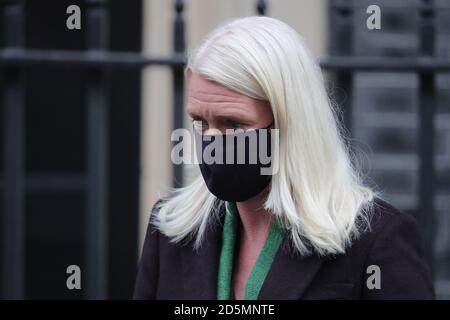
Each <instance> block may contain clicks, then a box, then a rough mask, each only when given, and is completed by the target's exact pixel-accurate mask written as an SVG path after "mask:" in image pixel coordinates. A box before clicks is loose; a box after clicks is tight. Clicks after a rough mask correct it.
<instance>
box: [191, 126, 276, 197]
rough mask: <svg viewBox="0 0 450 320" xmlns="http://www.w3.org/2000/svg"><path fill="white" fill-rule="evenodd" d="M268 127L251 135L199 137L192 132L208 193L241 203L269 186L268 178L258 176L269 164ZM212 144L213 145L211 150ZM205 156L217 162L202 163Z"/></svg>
mask: <svg viewBox="0 0 450 320" xmlns="http://www.w3.org/2000/svg"><path fill="white" fill-rule="evenodd" d="M271 125H272V124H270V125H269V126H267V127H265V128H261V129H255V130H252V131H246V132H238V133H233V134H218V135H202V134H200V133H198V132H197V131H196V130H195V129H194V133H195V137H196V149H197V158H198V160H199V165H200V171H201V173H202V176H203V179H204V180H205V182H206V185H207V187H208V189H209V191H210V192H211V193H212V194H214V195H215V196H216V197H217V198H219V199H221V200H225V201H231V202H241V201H245V200H248V199H250V198H252V197H254V196H256V195H257V194H258V193H260V192H261V191H263V190H264V189H265V188H266V187H267V186H268V185H269V183H270V181H271V180H272V176H271V175H267V174H262V173H261V169H263V168H266V169H265V170H266V172H267V171H268V170H270V166H271V163H272V161H271V135H270V130H269V129H268V128H269V127H270V126H271ZM262 129H266V130H262ZM263 135H264V136H263ZM217 139H218V141H216V142H215V140H217ZM240 139H242V140H240ZM239 141H241V143H239ZM213 142H215V144H214V145H212V146H211V144H212V143H213ZM208 146H209V149H208ZM238 146H239V147H240V148H239V150H238ZM206 149H208V150H207V152H206V153H205V150H206ZM242 151H245V152H242ZM239 152H242V153H239ZM260 154H261V156H262V157H263V158H261V157H260V156H259V155H260ZM208 155H211V156H212V157H213V158H214V159H216V160H219V159H221V161H220V160H219V161H220V162H219V161H216V162H215V163H211V159H210V158H209V159H206V160H205V157H208ZM238 160H240V161H238ZM243 160H244V161H243ZM208 161H209V162H208ZM230 162H232V163H230ZM242 162H244V163H242Z"/></svg>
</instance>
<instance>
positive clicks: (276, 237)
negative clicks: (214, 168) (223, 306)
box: [217, 201, 285, 300]
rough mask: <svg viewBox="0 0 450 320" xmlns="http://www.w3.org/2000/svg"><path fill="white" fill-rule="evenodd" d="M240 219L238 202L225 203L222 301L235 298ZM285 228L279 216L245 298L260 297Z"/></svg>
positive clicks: (218, 292) (248, 280) (246, 287)
mask: <svg viewBox="0 0 450 320" xmlns="http://www.w3.org/2000/svg"><path fill="white" fill-rule="evenodd" d="M238 219H239V213H238V212H237V207H236V204H235V203H234V202H228V201H226V202H225V219H224V224H223V231H222V247H221V252H220V260H219V273H218V290H217V298H218V300H228V299H230V298H231V293H232V290H233V283H232V280H233V266H234V257H235V250H239V247H238V245H237V244H238V239H237V234H238V230H237V227H238ZM284 235H285V230H284V229H283V228H282V227H281V225H280V224H279V222H278V220H277V219H275V220H274V221H273V223H272V226H271V227H270V231H269V233H268V235H267V239H266V241H265V242H264V245H263V247H262V249H261V251H260V253H259V255H258V258H257V259H256V262H255V264H254V266H253V268H252V271H251V272H250V275H249V277H248V279H247V281H246V284H245V290H244V300H256V299H257V298H258V295H259V292H260V290H261V287H262V286H263V284H264V280H265V278H266V276H267V274H268V273H269V270H270V267H271V265H272V262H273V260H274V258H275V255H276V253H277V252H278V249H279V247H280V245H281V243H282V241H283V238H284Z"/></svg>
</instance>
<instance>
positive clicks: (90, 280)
mask: <svg viewBox="0 0 450 320" xmlns="http://www.w3.org/2000/svg"><path fill="white" fill-rule="evenodd" d="M349 3H350V2H348V1H336V2H334V4H333V6H332V7H331V10H333V11H335V13H336V14H334V15H332V17H331V23H332V24H333V28H334V30H335V33H334V35H333V37H332V43H331V56H330V57H329V58H326V59H324V60H322V61H321V62H320V64H321V66H322V67H323V68H324V69H326V70H329V71H330V72H332V73H333V74H334V75H335V77H336V86H337V87H339V88H342V89H343V91H344V92H346V93H348V94H347V99H345V100H344V102H343V105H342V107H343V108H344V120H345V123H346V126H347V129H348V130H349V131H351V128H352V124H351V121H350V119H351V114H352V102H351V99H350V97H351V95H350V93H351V90H352V86H353V74H354V72H356V71H371V72H378V71H385V70H389V71H399V72H403V71H405V72H406V71H414V72H416V73H417V74H418V75H419V81H420V87H419V90H420V93H419V94H420V133H419V136H420V151H419V156H420V164H421V165H420V170H419V174H420V182H419V185H420V190H419V191H418V192H419V198H420V206H419V207H420V208H419V210H418V219H419V220H420V222H421V225H423V226H424V231H425V233H426V237H425V240H426V246H427V248H428V250H427V252H429V253H431V252H432V250H431V246H432V240H433V230H434V229H433V225H434V220H433V212H434V207H433V195H434V186H435V178H434V162H433V159H434V148H433V143H434V124H433V115H434V104H435V101H434V97H435V88H434V77H435V75H436V73H438V72H448V71H449V70H450V61H448V60H444V59H438V58H434V57H433V52H432V51H430V48H432V47H433V42H432V41H433V40H432V39H433V37H432V35H433V33H434V30H433V27H432V26H433V23H432V19H433V14H432V13H433V6H432V3H431V2H430V1H423V7H422V8H421V13H422V28H421V40H422V52H421V54H422V55H421V56H420V57H410V58H395V57H390V58H384V57H383V58H381V57H356V56H353V55H352V53H353V48H352V42H351V41H350V40H349V39H350V38H351V32H352V28H353V27H352V25H351V23H352V22H351V21H352V10H353V7H352V6H351V5H349ZM266 9H267V7H266V1H261V0H258V1H256V10H255V11H256V13H257V14H260V15H263V14H265V13H266ZM183 11H184V1H181V0H176V1H174V16H175V18H174V21H173V41H174V42H173V54H172V56H170V57H146V56H143V55H140V54H135V53H130V52H114V53H113V52H111V51H108V37H109V27H108V1H106V0H91V1H88V9H87V21H88V28H87V35H88V37H87V40H86V41H87V50H86V51H58V50H37V49H27V48H25V47H24V45H23V44H24V24H25V21H24V13H23V12H24V1H19V0H16V1H13V0H8V1H6V2H5V4H4V5H3V7H2V11H1V14H2V16H3V23H4V27H3V30H4V35H3V38H4V41H3V42H4V45H3V48H1V49H0V68H1V70H2V73H3V82H4V83H5V85H4V87H3V100H2V106H3V113H4V125H3V127H4V133H5V135H4V138H5V141H4V142H3V146H4V164H3V165H4V170H3V172H4V177H0V191H3V197H4V213H3V224H2V225H3V230H2V235H3V247H2V255H3V261H4V262H5V263H4V266H3V272H2V273H3V274H2V278H3V288H2V292H3V297H5V298H13V299H17V298H23V297H24V278H23V277H24V276H23V275H24V260H23V256H24V237H25V234H24V209H23V206H24V190H25V188H77V189H79V188H82V189H84V191H85V196H86V199H87V202H86V211H85V213H86V216H85V221H86V222H85V229H86V235H85V237H86V238H85V241H86V244H85V248H86V250H85V251H86V252H85V260H86V275H87V282H86V284H87V288H86V298H92V299H96V298H105V297H106V296H107V293H106V292H107V283H106V282H107V281H106V279H107V273H108V270H107V269H108V268H107V265H108V263H107V259H108V257H107V256H106V253H107V246H108V232H107V228H106V226H107V224H108V214H107V212H108V208H107V207H106V198H107V196H108V190H107V184H108V183H107V181H108V176H107V161H106V159H105V157H106V154H107V148H108V140H107V136H108V118H107V114H108V112H107V110H108V101H107V94H106V92H107V87H108V86H107V83H106V79H105V76H104V75H105V72H107V71H108V70H109V69H113V68H126V69H131V68H137V69H142V68H144V67H147V66H152V65H164V66H167V67H168V68H171V69H172V72H173V94H174V102H173V110H174V112H173V127H174V128H179V127H182V126H183V113H184V111H183V109H184V103H183V94H184V85H183V83H184V75H183V67H184V65H185V37H184V33H185V30H184V29H185V27H184V17H183ZM33 65H40V66H55V67H58V66H64V67H65V68H70V67H71V68H86V69H88V71H89V81H88V82H87V84H86V86H87V96H86V111H87V113H86V114H87V119H86V123H87V124H88V125H87V135H86V139H87V141H86V142H87V149H88V150H87V158H86V168H87V172H86V175H85V176H84V175H82V176H79V175H69V176H67V175H61V176H55V175H40V176H25V173H24V151H23V150H24V101H23V97H24V93H23V85H22V82H21V81H22V80H21V75H22V71H23V70H24V68H26V67H28V66H33ZM173 181H174V182H173V183H174V186H180V185H182V184H183V171H182V167H181V166H179V165H174V167H173ZM429 259H430V262H431V261H432V259H431V257H429Z"/></svg>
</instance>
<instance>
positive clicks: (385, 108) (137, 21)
mask: <svg viewBox="0 0 450 320" xmlns="http://www.w3.org/2000/svg"><path fill="white" fill-rule="evenodd" d="M372 4H376V5H378V6H379V7H380V9H381V29H379V30H377V29H375V30H369V29H368V27H367V25H366V20H367V19H368V17H369V16H370V15H371V14H368V13H367V12H366V10H367V7H368V6H369V5H372ZM70 5H77V6H78V7H79V8H80V14H81V24H80V26H81V29H74V30H70V29H68V28H67V26H66V21H67V19H68V18H69V16H70V15H71V14H70V13H67V12H66V10H67V8H68V7H69V6H70ZM257 14H259V15H263V14H264V15H268V16H271V17H275V18H278V19H281V20H283V21H285V22H286V23H288V24H289V25H291V26H292V27H293V28H295V29H296V30H297V31H298V32H299V33H300V34H301V35H302V36H303V37H304V39H305V41H306V43H307V45H308V46H309V47H310V49H311V50H312V51H313V53H314V54H315V56H316V57H317V58H318V59H319V61H320V63H321V66H322V68H323V70H324V74H325V75H326V79H327V85H328V89H329V92H330V96H331V97H332V99H333V100H334V101H335V102H336V103H338V104H339V105H340V106H341V108H343V112H344V118H343V121H344V122H345V125H346V127H347V129H348V130H349V132H350V133H351V137H352V142H353V148H354V150H355V152H357V153H358V154H360V155H361V163H362V164H363V169H364V172H365V173H366V174H367V175H368V177H369V181H368V183H370V184H371V185H372V186H374V187H376V188H377V189H379V190H381V191H382V195H383V196H384V197H385V198H386V199H387V200H388V201H390V202H391V203H392V204H393V205H395V206H397V207H398V208H400V209H402V210H404V211H406V212H410V213H411V214H413V215H414V216H415V217H416V218H417V220H418V221H419V224H420V227H421V229H422V234H423V239H424V247H425V248H426V253H427V259H428V262H429V263H430V265H431V267H432V271H433V276H434V281H435V287H436V294H437V296H438V298H440V299H450V74H449V72H450V0H434V1H431V0H383V1H381V0H369V1H366V0H358V1H352V0H276V1H275V0H273V1H255V0H230V1H220V0H186V1H173V0H129V1H125V0H109V1H107V0H84V1H78V0H70V1H67V0H39V1H31V0H28V1H25V0H16V1H13V0H0V127H1V130H0V217H1V219H0V234H1V238H0V297H1V298H3V299H128V298H130V297H131V295H132V292H133V286H134V279H135V275H136V266H137V262H138V258H139V254H140V250H141V246H142V242H143V237H144V234H145V230H146V227H147V222H148V216H149V210H150V208H151V207H152V205H153V203H154V202H155V201H156V200H157V199H158V198H159V197H160V196H161V195H164V194H166V193H167V192H168V188H169V187H174V186H181V185H183V184H185V183H188V182H189V181H190V180H191V179H192V177H193V176H194V175H195V174H196V171H195V170H192V172H191V170H189V171H188V170H186V168H183V167H181V166H174V165H172V163H171V161H170V150H171V146H172V143H171V141H170V134H171V131H172V130H173V129H174V128H180V127H188V122H187V116H186V114H185V112H184V100H185V91H186V90H185V88H186V84H185V83H184V79H183V65H184V62H185V55H186V52H188V51H189V50H190V49H192V48H193V47H195V46H196V45H197V44H198V43H199V41H200V40H201V39H202V37H204V36H205V35H206V33H207V32H209V31H210V30H212V29H213V28H214V27H215V26H217V25H218V24H219V23H221V22H224V21H226V20H228V19H232V18H237V17H242V16H248V15H257ZM70 265H77V266H79V267H80V269H81V290H69V289H68V288H67V286H66V279H67V277H68V276H69V274H67V273H66V269H67V267H68V266H70Z"/></svg>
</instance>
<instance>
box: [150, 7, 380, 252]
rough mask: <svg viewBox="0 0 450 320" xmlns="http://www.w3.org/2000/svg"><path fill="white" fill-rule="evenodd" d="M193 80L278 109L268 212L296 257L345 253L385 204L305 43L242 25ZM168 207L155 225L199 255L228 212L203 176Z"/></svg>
mask: <svg viewBox="0 0 450 320" xmlns="http://www.w3.org/2000/svg"><path fill="white" fill-rule="evenodd" d="M188 70H191V71H195V72H197V73H198V74H200V75H202V76H203V77H204V78H206V79H209V80H212V81H215V82H217V83H219V84H221V85H223V86H225V87H227V88H229V89H232V90H235V91H237V92H239V93H241V94H244V95H246V96H249V97H252V98H256V99H261V100H267V101H269V102H270V105H271V108H272V112H273V116H274V120H275V128H277V129H279V143H280V144H279V154H278V159H279V171H278V173H277V174H275V175H274V176H273V177H272V181H271V187H270V192H269V195H268V197H267V199H266V201H265V203H264V208H265V209H266V210H269V211H270V212H272V213H273V214H274V215H275V216H276V217H277V219H279V222H280V223H281V224H282V225H283V227H284V228H286V229H287V231H288V234H289V238H290V240H291V241H290V243H291V244H292V245H293V248H294V250H295V252H297V253H299V254H301V255H307V254H310V253H312V252H313V251H314V252H316V253H317V254H318V255H327V254H338V253H343V252H345V249H346V248H347V246H348V245H349V244H350V243H351V241H352V239H353V238H356V237H358V235H359V234H360V223H359V221H360V219H359V218H364V219H363V220H362V221H367V220H368V219H367V217H368V216H367V213H368V212H370V208H371V204H372V203H373V199H374V197H375V196H376V195H377V194H376V192H375V191H373V190H372V189H371V188H369V187H367V186H364V185H363V182H362V175H361V174H360V173H359V171H358V170H357V169H356V167H355V166H354V164H352V162H351V158H352V152H351V151H350V149H349V148H348V146H347V144H346V143H345V140H346V138H345V132H344V129H343V128H342V127H341V125H340V124H339V121H338V116H339V114H338V113H337V110H335V109H334V107H333V105H332V104H331V102H330V100H329V98H328V95H327V93H326V90H325V85H324V80H323V77H322V73H321V70H320V67H319V66H318V64H317V62H316V61H315V59H314V58H313V56H312V55H311V53H310V52H309V51H308V49H307V48H306V46H305V44H304V42H303V40H302V38H301V37H300V35H299V34H298V33H297V32H296V31H295V30H294V29H292V28H291V27H290V26H288V25H287V24H286V23H284V22H282V21H279V20H277V19H274V18H269V17H261V16H251V17H245V18H239V19H236V20H233V21H231V22H227V23H225V24H223V25H221V26H219V27H218V28H216V29H215V30H213V31H212V32H211V33H210V34H208V35H207V37H206V38H205V40H204V41H203V42H202V43H201V44H200V46H199V47H197V48H196V49H195V50H193V51H192V53H191V54H190V55H189V59H188V63H187V66H186V69H185V73H186V72H187V71H188ZM162 200H163V201H160V202H159V203H158V204H157V206H155V207H156V209H157V210H155V219H154V222H153V223H154V224H155V225H156V226H157V227H158V228H159V230H160V231H161V232H162V233H163V234H165V235H166V236H168V237H170V238H171V241H173V242H179V241H181V240H183V239H192V238H193V239H194V240H195V241H194V248H196V249H197V248H199V247H200V245H201V243H202V240H203V238H204V233H205V231H206V229H207V228H208V225H209V223H210V219H211V218H212V217H211V216H217V214H218V212H219V211H220V208H221V206H222V205H223V204H224V202H223V201H221V200H218V199H217V198H216V197H215V196H214V195H212V194H211V193H210V192H209V191H208V189H207V187H206V184H205V182H204V181H203V178H202V176H201V175H200V176H199V177H197V178H196V179H195V181H194V182H192V183H191V184H189V185H187V186H185V187H182V188H178V189H174V190H173V191H172V193H171V194H170V195H169V196H168V197H167V198H165V199H162Z"/></svg>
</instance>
